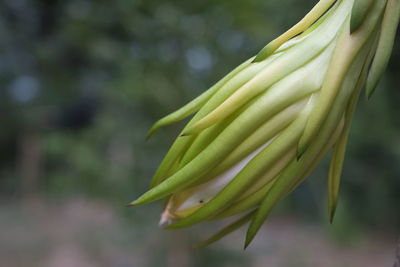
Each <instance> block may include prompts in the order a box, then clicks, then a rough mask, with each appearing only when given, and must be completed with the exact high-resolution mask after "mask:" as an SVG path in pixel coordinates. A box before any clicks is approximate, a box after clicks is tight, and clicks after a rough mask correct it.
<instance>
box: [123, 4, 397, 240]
mask: <svg viewBox="0 0 400 267" xmlns="http://www.w3.org/2000/svg"><path fill="white" fill-rule="evenodd" d="M399 16H400V1H399V0H375V1H364V0H359V1H358V0H338V1H334V0H321V1H320V2H319V3H318V4H317V5H316V6H315V7H314V8H313V9H312V10H311V11H310V13H309V14H307V15H306V16H305V17H304V18H303V19H302V20H301V21H300V22H299V23H297V24H296V25H295V26H294V27H293V28H291V29H289V30H288V31H287V32H285V33H284V34H283V35H282V36H280V37H278V38H277V39H275V40H273V41H272V42H271V43H269V44H268V45H267V46H266V47H264V48H263V49H262V50H261V51H260V52H259V53H258V54H257V55H256V56H255V57H253V58H251V59H249V60H248V61H246V62H244V63H243V64H242V65H240V66H239V67H237V68H236V69H235V70H233V71H232V72H231V73H229V74H228V75H227V76H226V77H224V78H223V79H222V80H221V81H219V82H218V83H217V84H216V85H214V86H213V87H211V88H210V89H209V90H207V91H206V92H205V93H203V94H202V95H201V96H199V97H198V98H196V99H195V100H193V101H192V102H190V103H189V104H187V105H186V106H184V107H183V108H181V109H180V110H178V111H176V112H174V113H172V114H170V115H168V116H166V117H164V118H163V119H161V120H159V121H158V122H157V123H156V124H155V125H154V126H153V128H152V129H151V130H150V133H149V136H150V135H152V134H153V133H154V132H155V131H156V130H157V129H158V128H159V127H161V126H165V125H168V124H171V123H174V122H177V121H180V120H182V119H184V118H185V117H187V116H189V115H191V114H193V113H195V115H194V117H193V118H192V120H191V121H190V122H189V123H188V124H187V125H186V127H185V128H184V129H183V130H182V132H181V134H180V136H179V137H178V138H177V139H176V141H175V142H174V144H173V145H172V147H171V148H170V150H169V152H168V153H167V155H166V156H165V158H164V160H163V161H162V163H161V165H160V167H159V168H158V170H157V172H156V174H155V175H154V177H153V181H152V184H151V187H152V188H151V189H150V190H149V191H148V192H146V193H145V194H143V195H142V196H141V197H139V198H138V199H137V200H136V201H134V202H132V203H131V204H130V205H138V204H144V203H148V202H152V201H155V200H158V199H163V198H164V199H165V200H166V205H165V209H164V212H163V213H162V216H161V221H160V225H161V226H162V227H166V228H167V229H176V228H182V227H187V226H190V225H193V224H197V223H200V222H203V221H206V220H217V219H221V218H226V217H231V216H235V215H239V214H242V217H241V218H239V219H237V220H236V221H234V222H233V223H232V224H231V225H228V226H227V227H226V228H224V229H223V230H221V231H220V232H218V233H217V234H216V235H214V236H212V237H211V238H210V239H208V240H206V241H205V242H203V243H200V244H199V245H200V246H203V245H207V244H209V243H211V242H214V241H216V240H218V239H219V238H221V237H223V236H224V235H226V234H228V233H230V232H231V231H233V230H235V229H237V228H238V227H240V226H242V225H243V224H245V223H246V222H248V221H250V225H249V228H248V232H247V236H246V244H245V247H247V246H248V245H249V243H250V242H251V240H252V239H253V238H254V236H255V234H256V233H257V231H258V230H259V228H260V226H261V225H262V224H263V222H264V221H265V219H266V218H267V216H268V214H269V213H270V211H271V210H272V208H273V207H274V206H275V205H276V204H277V203H278V202H279V201H280V200H281V199H283V198H284V197H285V196H286V195H288V194H289V193H290V192H291V191H292V190H294V189H295V188H296V187H297V186H298V185H299V184H300V183H302V181H303V180H304V179H305V178H306V177H307V176H308V175H309V173H310V172H311V171H312V170H313V169H314V168H315V167H316V165H317V164H318V163H319V162H320V161H321V160H322V159H323V158H324V156H325V155H326V154H327V153H328V152H329V151H333V156H332V159H331V166H330V169H329V175H328V193H329V198H328V199H329V211H330V216H331V220H332V219H333V216H334V212H335V209H336V205H337V197H338V192H339V184H340V176H341V171H342V166H343V161H344V155H345V151H346V143H347V137H348V133H349V129H350V124H351V119H352V115H353V112H354V109H355V106H356V103H357V101H358V98H359V95H360V91H361V89H362V88H363V87H364V86H365V85H366V87H367V94H368V97H369V96H370V95H371V94H372V92H373V91H374V89H375V87H376V84H377V82H378V80H379V78H380V76H381V75H382V74H383V72H384V69H385V68H386V65H387V63H388V60H389V57H390V53H391V49H392V47H393V42H394V36H395V32H396V28H397V26H398V23H399Z"/></svg>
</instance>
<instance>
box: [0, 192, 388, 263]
mask: <svg viewBox="0 0 400 267" xmlns="http://www.w3.org/2000/svg"><path fill="white" fill-rule="evenodd" d="M147 216H152V217H154V216H157V214H155V213H151V214H150V215H147ZM135 221H136V220H135V218H130V219H129V218H124V217H121V216H120V215H119V213H118V212H116V207H114V206H112V205H110V204H107V203H106V202H104V201H99V200H94V199H88V198H84V197H76V198H74V199H67V200H63V201H57V202H52V201H42V200H38V199H36V200H30V201H28V202H25V203H22V204H11V203H8V204H7V203H2V204H1V205H0V229H3V230H2V235H1V236H0V259H1V261H0V266H1V267H3V266H4V267H23V266H31V267H72V266H73V267H95V266H96V267H97V266H115V267H136V266H138V267H146V266H166V267H173V266H179V267H189V266H232V267H233V266H254V267H265V266H271V267H292V266H293V267H302V266H304V267H338V266H340V267H346V266H349V267H355V266H363V267H379V266H382V267H383V266H392V265H393V263H394V258H395V256H394V255H395V243H396V242H395V241H396V238H395V237H394V236H385V235H382V234H381V235H379V234H377V233H365V234H363V236H362V238H361V239H353V240H352V241H351V242H346V243H344V242H341V241H339V240H335V239H333V238H332V236H331V235H329V231H328V232H327V231H324V229H322V228H321V225H320V224H319V225H315V224H310V223H307V222H304V221H301V220H299V219H295V218H289V217H283V216H275V217H274V218H271V220H270V221H269V222H268V223H267V224H266V225H265V227H264V229H263V231H261V233H260V235H259V236H258V237H257V239H256V241H255V242H254V244H253V245H252V246H251V247H250V248H248V250H247V251H243V250H242V249H241V246H242V242H243V237H244V236H243V234H244V233H243V232H241V231H239V232H237V233H234V234H233V235H232V236H229V237H227V238H225V239H224V240H222V241H221V242H220V243H217V244H214V245H212V246H210V247H208V248H203V249H191V248H190V244H191V243H192V242H194V241H195V240H196V238H199V236H198V235H199V233H198V232H197V233H195V232H194V231H185V232H179V231H174V232H167V231H163V230H160V229H158V228H157V225H156V218H154V222H153V223H151V224H147V226H146V225H140V231H139V230H138V229H137V227H138V226H139V225H138V224H137V222H135ZM209 230H210V229H209ZM214 230H215V228H214ZM202 234H203V232H202V231H201V234H200V235H202ZM155 254H157V257H155ZM216 255H218V257H221V256H222V260H218V261H216V262H214V261H212V259H213V258H215V257H216ZM156 258H157V259H156ZM201 258H207V259H208V260H207V261H206V262H204V260H201ZM205 264H206V265H205Z"/></svg>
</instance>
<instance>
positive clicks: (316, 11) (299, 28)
mask: <svg viewBox="0 0 400 267" xmlns="http://www.w3.org/2000/svg"><path fill="white" fill-rule="evenodd" d="M335 2H336V0H321V1H319V2H318V3H317V4H316V5H315V6H314V8H313V9H311V11H310V12H309V13H308V14H307V15H306V16H305V17H304V18H303V19H302V20H300V21H299V22H298V23H297V24H296V25H294V26H293V27H292V28H290V29H289V30H287V31H286V32H285V33H284V34H282V35H281V36H279V37H278V38H276V39H275V40H273V41H272V42H270V43H269V44H267V45H266V46H265V47H264V48H263V49H261V51H260V52H258V54H257V56H256V58H255V59H254V62H259V61H262V60H264V59H266V58H267V57H269V56H270V55H271V54H272V53H274V52H275V51H276V50H277V49H278V48H279V47H280V46H281V45H282V44H284V43H285V42H287V41H288V40H289V39H291V38H293V37H294V36H296V35H298V34H300V33H302V32H303V31H305V30H307V29H308V28H309V27H310V25H311V24H313V23H314V22H315V21H317V20H318V19H319V18H320V17H321V16H322V15H323V14H324V13H325V12H326V11H327V10H328V9H329V8H330V7H331V6H332V5H333V3H335Z"/></svg>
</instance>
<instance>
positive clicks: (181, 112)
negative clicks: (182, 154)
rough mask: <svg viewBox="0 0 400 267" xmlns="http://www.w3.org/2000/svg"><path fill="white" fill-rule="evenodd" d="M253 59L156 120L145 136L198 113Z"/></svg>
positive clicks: (148, 136) (149, 135)
mask: <svg viewBox="0 0 400 267" xmlns="http://www.w3.org/2000/svg"><path fill="white" fill-rule="evenodd" d="M252 60H253V58H251V59H249V60H247V61H245V62H243V63H242V64H240V65H239V66H238V67H237V68H235V69H234V70H233V71H231V72H230V73H229V74H227V75H226V76H225V77H224V78H222V79H221V80H220V81H218V82H217V83H216V84H215V85H214V86H212V87H211V88H210V89H208V90H207V91H205V92H204V93H202V94H201V95H200V96H198V97H196V98H195V99H194V100H192V101H190V102H189V103H188V104H186V105H185V106H183V107H182V108H180V109H178V110H177V111H175V112H173V113H171V114H169V115H167V116H165V117H164V118H162V119H160V120H158V121H157V122H156V123H155V124H154V125H153V127H151V129H150V131H149V133H148V134H147V138H150V137H151V136H152V135H153V134H154V133H155V132H156V131H157V130H158V129H159V128H160V127H163V126H166V125H169V124H172V123H175V122H178V121H181V120H183V119H184V118H186V117H188V116H190V115H191V114H193V113H194V112H196V111H198V110H199V109H200V108H201V107H202V106H203V105H204V104H205V103H206V102H207V101H208V100H209V99H210V97H212V95H213V94H214V93H215V92H216V91H217V90H218V89H220V88H221V87H222V86H223V85H224V84H225V83H226V82H227V81H228V80H230V79H232V78H233V77H234V76H235V75H237V74H238V73H239V72H241V71H242V70H244V69H245V68H247V67H248V66H249V65H250V63H251V62H252Z"/></svg>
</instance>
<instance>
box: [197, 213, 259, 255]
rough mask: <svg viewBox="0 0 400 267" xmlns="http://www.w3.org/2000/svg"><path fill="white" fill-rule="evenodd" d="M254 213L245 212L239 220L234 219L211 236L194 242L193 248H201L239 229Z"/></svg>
mask: <svg viewBox="0 0 400 267" xmlns="http://www.w3.org/2000/svg"><path fill="white" fill-rule="evenodd" d="M253 215H254V212H250V213H248V214H246V215H245V216H243V217H241V218H240V219H239V220H236V221H234V222H233V223H231V224H229V225H228V226H226V227H224V228H223V229H221V230H220V231H218V232H217V233H215V234H213V235H212V236H211V237H209V238H207V239H206V240H204V241H202V242H199V243H197V244H194V245H193V247H194V248H202V247H205V246H208V245H210V244H212V243H214V242H216V241H218V240H220V239H221V238H223V237H225V236H226V235H228V234H230V233H232V232H233V231H235V230H237V229H239V228H240V227H242V226H243V225H245V224H246V223H247V222H248V221H250V220H251V217H252V216H253Z"/></svg>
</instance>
